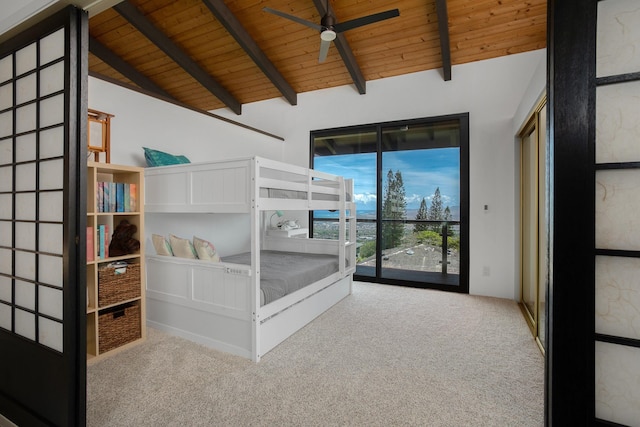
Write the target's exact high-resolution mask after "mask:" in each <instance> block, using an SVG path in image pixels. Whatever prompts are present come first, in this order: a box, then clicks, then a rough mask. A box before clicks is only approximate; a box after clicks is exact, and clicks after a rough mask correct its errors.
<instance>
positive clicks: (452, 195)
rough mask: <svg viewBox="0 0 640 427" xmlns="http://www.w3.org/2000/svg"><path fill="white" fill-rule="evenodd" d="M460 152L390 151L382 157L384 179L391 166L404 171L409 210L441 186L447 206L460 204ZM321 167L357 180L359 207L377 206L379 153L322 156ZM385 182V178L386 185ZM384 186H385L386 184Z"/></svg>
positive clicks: (395, 169) (428, 197)
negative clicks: (377, 156)
mask: <svg viewBox="0 0 640 427" xmlns="http://www.w3.org/2000/svg"><path fill="white" fill-rule="evenodd" d="M459 153H460V151H459V149H458V148H438V149H429V150H411V151H389V152H385V153H384V154H383V157H382V170H383V171H384V177H383V179H384V180H385V181H386V176H387V172H388V171H389V169H391V170H392V171H393V173H394V174H395V173H396V172H397V171H398V170H399V171H400V173H401V174H402V180H403V181H404V189H405V195H406V200H407V209H418V208H419V207H420V202H421V201H422V198H423V197H424V198H425V199H426V200H427V207H428V206H429V204H430V203H431V198H432V197H433V193H434V192H435V190H436V188H437V187H439V188H440V196H441V197H442V205H443V206H444V207H446V206H450V207H454V206H459V205H460V183H459V179H460V178H459V177H460V154H459ZM314 163H315V165H314V167H315V168H316V169H318V170H321V171H324V172H327V173H332V174H335V175H342V176H344V177H346V178H353V179H354V186H355V194H356V202H357V209H358V210H372V209H375V207H376V196H375V192H376V175H375V173H376V154H375V153H365V154H357V155H353V154H351V155H339V156H322V157H316V158H315V159H314ZM384 185H385V182H384V181H383V186H384ZM383 188H384V187H383Z"/></svg>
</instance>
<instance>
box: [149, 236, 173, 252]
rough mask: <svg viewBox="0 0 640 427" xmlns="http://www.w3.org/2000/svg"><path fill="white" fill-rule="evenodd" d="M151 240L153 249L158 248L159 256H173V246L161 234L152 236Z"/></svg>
mask: <svg viewBox="0 0 640 427" xmlns="http://www.w3.org/2000/svg"><path fill="white" fill-rule="evenodd" d="M151 240H152V241H153V247H154V248H156V253H157V254H158V255H165V256H172V255H173V251H172V250H171V244H170V243H169V242H168V241H167V239H165V238H164V236H161V235H159V234H153V235H152V236H151Z"/></svg>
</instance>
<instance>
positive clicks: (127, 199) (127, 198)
mask: <svg viewBox="0 0 640 427" xmlns="http://www.w3.org/2000/svg"><path fill="white" fill-rule="evenodd" d="M124 211H125V212H131V184H129V183H125V184H124Z"/></svg>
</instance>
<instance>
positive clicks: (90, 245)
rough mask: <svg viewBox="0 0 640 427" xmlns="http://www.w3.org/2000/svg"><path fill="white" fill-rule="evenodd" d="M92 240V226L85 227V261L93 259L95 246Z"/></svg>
mask: <svg viewBox="0 0 640 427" xmlns="http://www.w3.org/2000/svg"><path fill="white" fill-rule="evenodd" d="M94 244H95V243H94V240H93V227H87V262H91V261H93V260H95V254H96V247H95V246H94Z"/></svg>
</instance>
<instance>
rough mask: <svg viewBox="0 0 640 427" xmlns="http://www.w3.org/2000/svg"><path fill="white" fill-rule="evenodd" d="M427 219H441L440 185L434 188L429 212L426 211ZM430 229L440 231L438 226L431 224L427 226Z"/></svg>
mask: <svg viewBox="0 0 640 427" xmlns="http://www.w3.org/2000/svg"><path fill="white" fill-rule="evenodd" d="M427 219H428V220H429V221H441V220H442V219H443V218H442V197H441V196H440V187H437V188H436V191H435V193H433V198H432V199H431V206H429V212H428V213H427ZM429 229H430V230H433V231H438V232H439V231H440V226H439V225H437V224H432V225H430V226H429Z"/></svg>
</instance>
